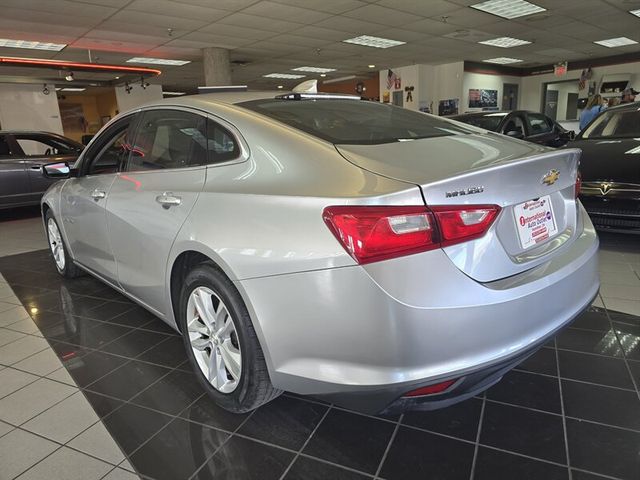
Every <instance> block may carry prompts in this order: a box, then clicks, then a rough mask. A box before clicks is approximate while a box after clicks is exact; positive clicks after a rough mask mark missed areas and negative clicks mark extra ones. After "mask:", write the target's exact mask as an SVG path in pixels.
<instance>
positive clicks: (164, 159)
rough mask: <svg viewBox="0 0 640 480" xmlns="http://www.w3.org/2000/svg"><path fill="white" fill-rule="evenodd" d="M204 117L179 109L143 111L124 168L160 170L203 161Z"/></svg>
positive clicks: (205, 144)
mask: <svg viewBox="0 0 640 480" xmlns="http://www.w3.org/2000/svg"><path fill="white" fill-rule="evenodd" d="M206 125H207V120H206V118H205V117H202V116H200V115H197V114H194V113H189V112H184V111H181V110H164V109H162V110H150V111H147V112H145V113H144V114H143V116H142V119H141V120H140V123H139V125H138V129H137V132H136V140H135V142H134V146H133V149H132V153H131V156H130V158H129V162H128V164H127V167H126V170H128V171H140V170H164V169H169V168H184V167H192V166H195V165H204V164H205V163H207V136H206V131H207V130H206V128H207V127H206Z"/></svg>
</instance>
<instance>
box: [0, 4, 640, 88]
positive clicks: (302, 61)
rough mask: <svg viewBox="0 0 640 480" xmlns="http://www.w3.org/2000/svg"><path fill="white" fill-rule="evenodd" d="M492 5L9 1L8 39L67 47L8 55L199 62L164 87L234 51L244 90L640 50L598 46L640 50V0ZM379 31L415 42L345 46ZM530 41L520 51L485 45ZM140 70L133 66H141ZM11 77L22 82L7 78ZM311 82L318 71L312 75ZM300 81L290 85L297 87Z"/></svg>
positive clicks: (193, 77) (198, 81)
mask: <svg viewBox="0 0 640 480" xmlns="http://www.w3.org/2000/svg"><path fill="white" fill-rule="evenodd" d="M480 1H481V0H471V1H464V0H449V1H445V0H377V1H362V0H273V1H256V0H73V1H70V0H69V1H67V0H55V1H52V0H0V9H1V10H0V11H1V12H2V14H1V16H0V32H1V35H0V36H1V37H6V38H9V39H21V40H36V41H41V42H53V43H60V44H67V45H68V46H67V47H66V48H64V49H63V50H61V51H59V52H55V51H45V50H25V49H17V48H7V47H0V56H20V57H36V58H51V59H59V60H69V61H83V62H85V61H88V60H89V54H88V52H87V50H91V55H92V60H93V61H97V62H99V63H112V64H127V63H126V61H127V60H129V59H130V58H131V57H134V56H137V57H140V56H144V57H160V58H168V59H180V60H189V61H190V62H191V63H188V64H186V65H184V66H160V67H159V68H160V69H161V70H162V71H163V75H162V76H161V77H159V78H158V79H156V80H155V81H156V82H161V83H162V84H164V85H170V86H172V87H177V88H189V87H191V88H192V87H194V86H196V85H202V84H203V82H204V77H203V72H202V63H201V60H200V59H201V56H202V54H201V49H202V48H205V47H224V48H228V49H230V50H231V59H232V61H234V62H236V65H234V73H233V77H234V82H235V83H248V84H250V85H251V86H254V87H261V86H265V87H266V86H269V87H272V86H274V85H276V84H279V83H285V84H291V83H296V82H298V81H299V80H288V81H287V80H280V79H268V78H264V77H263V75H265V74H270V73H296V72H292V71H291V70H292V69H293V68H296V67H300V66H315V67H327V68H332V69H336V70H335V71H333V72H330V73H329V74H327V78H331V77H334V78H335V77H342V76H345V75H352V74H364V73H366V72H368V71H371V69H370V68H369V67H368V65H370V64H375V65H376V66H375V70H378V69H382V68H386V67H391V66H400V65H407V64H411V63H428V64H440V63H447V62H452V61H459V60H470V61H479V62H480V61H483V60H486V59H489V58H495V57H510V58H517V59H520V60H522V62H520V63H518V64H516V65H514V66H522V67H530V66H534V65H538V64H549V63H553V62H557V61H562V60H579V59H588V58H599V57H604V56H610V55H617V54H622V53H629V52H639V51H640V43H636V44H632V45H628V46H621V47H616V48H608V47H605V46H601V45H598V44H595V43H594V42H596V41H600V40H605V39H610V38H616V37H628V38H630V39H632V40H635V41H636V42H640V18H639V17H637V16H634V15H631V14H630V13H629V11H630V10H635V9H640V0H638V1H635V0H633V1H630V0H562V1H558V0H555V1H552V0H532V1H533V3H535V4H536V5H539V6H540V7H543V8H545V9H546V11H543V12H540V13H535V14H532V15H529V16H525V17H520V18H517V19H514V20H506V19H503V18H501V17H498V16H495V15H491V14H489V13H485V12H482V11H480V10H477V9H473V8H470V7H469V5H472V4H477V3H479V2H480ZM360 35H371V36H376V37H382V38H386V39H392V40H398V41H401V42H406V43H404V44H402V45H399V46H394V47H392V48H386V49H381V48H372V47H366V46H361V45H354V44H349V43H344V40H346V39H349V38H352V37H356V36H360ZM496 37H513V38H516V39H519V40H524V41H526V42H530V43H526V44H524V45H520V46H515V47H512V48H501V47H498V46H492V45H485V44H480V43H478V42H482V41H488V40H492V39H494V38H496ZM128 65H131V63H129V64H128ZM0 75H16V73H15V72H10V71H7V70H3V71H2V72H0ZM306 75H307V77H306V78H312V77H314V76H316V75H317V74H314V73H307V74H306ZM287 82H288V83H287Z"/></svg>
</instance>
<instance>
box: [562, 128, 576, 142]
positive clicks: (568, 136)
mask: <svg viewBox="0 0 640 480" xmlns="http://www.w3.org/2000/svg"><path fill="white" fill-rule="evenodd" d="M560 138H561V139H562V140H567V141H568V142H570V141H571V140H573V139H574V138H576V132H574V131H573V130H565V131H564V132H560Z"/></svg>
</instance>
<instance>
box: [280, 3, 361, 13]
mask: <svg viewBox="0 0 640 480" xmlns="http://www.w3.org/2000/svg"><path fill="white" fill-rule="evenodd" d="M274 1H275V2H276V3H282V4H285V5H292V6H300V5H304V7H305V8H308V9H310V10H318V11H320V12H328V13H335V14H340V13H344V12H348V11H349V10H353V9H355V8H358V7H362V6H364V5H366V3H365V2H361V1H358V0H303V2H302V1H300V0H274Z"/></svg>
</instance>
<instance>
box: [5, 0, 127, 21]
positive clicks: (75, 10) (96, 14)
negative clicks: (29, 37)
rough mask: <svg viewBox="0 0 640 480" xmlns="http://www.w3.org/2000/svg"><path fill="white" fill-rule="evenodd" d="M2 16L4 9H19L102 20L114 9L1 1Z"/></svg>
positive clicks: (64, 1)
mask: <svg viewBox="0 0 640 480" xmlns="http://www.w3.org/2000/svg"><path fill="white" fill-rule="evenodd" d="M2 8H3V14H4V9H5V8H19V9H24V10H30V11H32V12H49V13H54V14H56V15H73V16H78V17H91V18H96V19H100V20H102V19H103V18H105V17H107V16H109V15H111V14H113V13H115V12H116V11H117V10H118V9H117V8H116V7H108V6H101V5H92V4H87V3H81V2H73V1H68V0H56V1H55V2H52V1H42V0H2Z"/></svg>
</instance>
